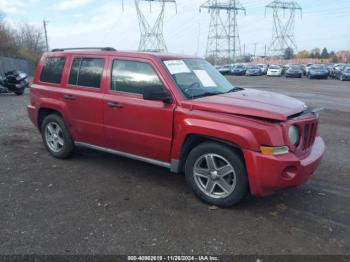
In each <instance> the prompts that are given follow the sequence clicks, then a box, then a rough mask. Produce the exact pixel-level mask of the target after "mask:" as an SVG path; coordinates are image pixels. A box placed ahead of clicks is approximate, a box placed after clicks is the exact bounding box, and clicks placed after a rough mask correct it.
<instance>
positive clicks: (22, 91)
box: [14, 88, 24, 96]
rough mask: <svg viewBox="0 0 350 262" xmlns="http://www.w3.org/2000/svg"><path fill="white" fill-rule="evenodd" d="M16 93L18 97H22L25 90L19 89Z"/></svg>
mask: <svg viewBox="0 0 350 262" xmlns="http://www.w3.org/2000/svg"><path fill="white" fill-rule="evenodd" d="M14 93H15V94H16V95H18V96H21V95H23V94H24V88H22V89H19V90H16V91H15V92H14Z"/></svg>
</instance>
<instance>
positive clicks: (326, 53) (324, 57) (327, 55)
mask: <svg viewBox="0 0 350 262" xmlns="http://www.w3.org/2000/svg"><path fill="white" fill-rule="evenodd" d="M321 58H323V59H328V58H329V54H328V50H327V48H323V50H322V53H321Z"/></svg>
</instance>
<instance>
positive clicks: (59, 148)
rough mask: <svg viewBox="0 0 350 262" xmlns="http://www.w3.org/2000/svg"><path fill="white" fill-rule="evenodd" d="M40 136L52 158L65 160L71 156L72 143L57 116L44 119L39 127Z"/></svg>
mask: <svg viewBox="0 0 350 262" xmlns="http://www.w3.org/2000/svg"><path fill="white" fill-rule="evenodd" d="M50 130H51V131H50ZM41 136H42V139H43V142H44V145H45V147H46V149H47V150H48V151H49V153H50V154H51V155H52V156H54V157H56V158H60V159H65V158H68V157H70V156H71V155H72V153H73V151H74V142H73V139H72V137H71V135H70V133H69V130H68V128H67V127H66V124H65V123H64V121H63V119H62V117H60V116H59V115H57V114H51V115H48V116H47V117H45V119H44V121H43V123H42V125H41ZM49 139H51V142H50V141H49ZM55 149H56V150H55Z"/></svg>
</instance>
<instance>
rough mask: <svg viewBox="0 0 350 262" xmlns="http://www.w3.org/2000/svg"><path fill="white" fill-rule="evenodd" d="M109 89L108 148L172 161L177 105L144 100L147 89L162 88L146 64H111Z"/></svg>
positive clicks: (106, 114) (106, 110) (106, 100)
mask: <svg viewBox="0 0 350 262" xmlns="http://www.w3.org/2000/svg"><path fill="white" fill-rule="evenodd" d="M111 63H112V64H111V71H112V73H111V79H110V82H111V83H110V88H109V90H108V91H107V94H106V95H105V97H104V123H105V128H106V143H107V145H106V146H107V147H108V148H111V149H114V150H117V151H121V152H126V153H129V154H133V155H137V156H141V157H145V158H150V159H153V160H158V161H162V162H167V163H169V162H170V150H171V142H172V130H173V113H174V108H175V104H173V103H172V104H165V103H164V102H163V101H149V100H144V99H143V93H142V92H143V88H144V87H145V86H157V85H161V86H162V87H163V88H165V87H164V85H163V82H162V81H161V79H160V77H159V75H158V73H157V71H156V70H155V68H154V67H153V66H152V65H151V64H150V63H149V62H147V61H140V60H119V59H118V60H117V59H116V60H113V61H111Z"/></svg>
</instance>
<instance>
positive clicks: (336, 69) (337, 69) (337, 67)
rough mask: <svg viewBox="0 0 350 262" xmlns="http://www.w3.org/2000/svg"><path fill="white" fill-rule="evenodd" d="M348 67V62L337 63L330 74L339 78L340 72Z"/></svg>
mask: <svg viewBox="0 0 350 262" xmlns="http://www.w3.org/2000/svg"><path fill="white" fill-rule="evenodd" d="M345 67H346V64H336V65H334V67H333V69H332V71H331V72H330V76H331V77H333V78H337V77H338V76H339V75H340V72H341V71H342V70H343V69H344V68H345Z"/></svg>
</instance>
